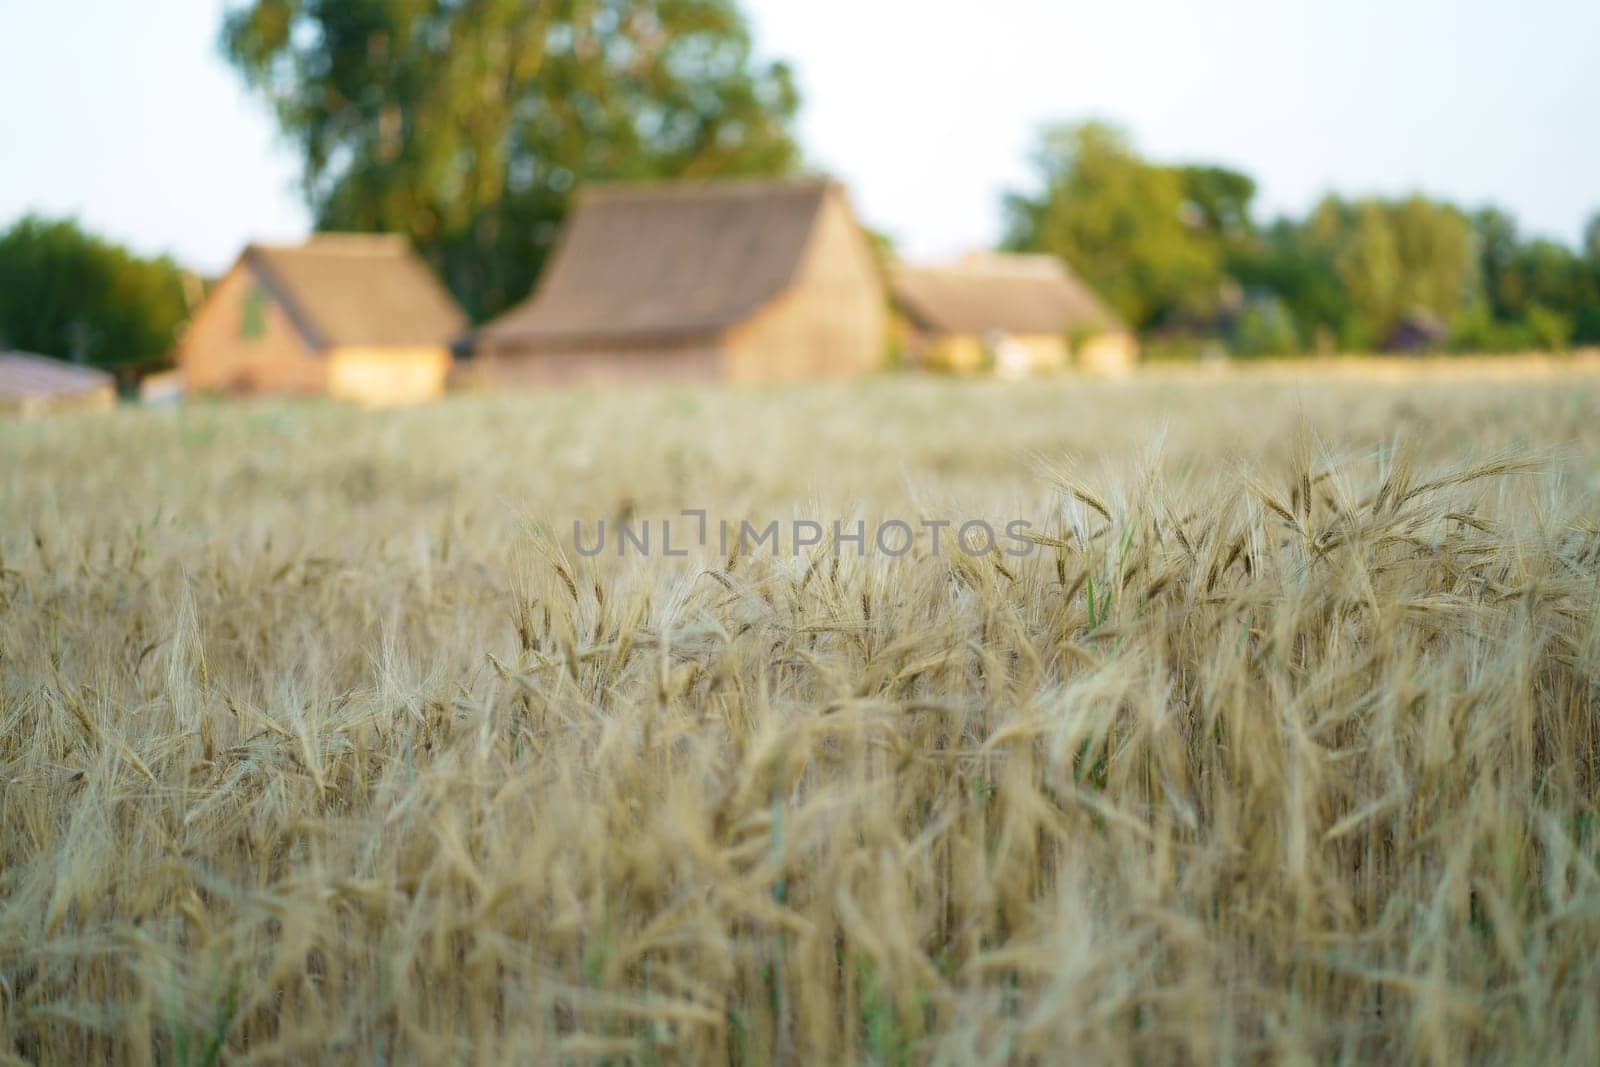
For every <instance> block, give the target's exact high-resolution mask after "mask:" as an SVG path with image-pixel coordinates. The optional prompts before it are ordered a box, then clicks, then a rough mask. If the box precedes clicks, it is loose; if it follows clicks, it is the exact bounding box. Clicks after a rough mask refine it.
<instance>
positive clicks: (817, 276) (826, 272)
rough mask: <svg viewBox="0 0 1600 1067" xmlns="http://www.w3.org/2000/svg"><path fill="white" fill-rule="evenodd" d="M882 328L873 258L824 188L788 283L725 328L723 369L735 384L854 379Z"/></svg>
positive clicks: (879, 344)
mask: <svg viewBox="0 0 1600 1067" xmlns="http://www.w3.org/2000/svg"><path fill="white" fill-rule="evenodd" d="M888 329H889V322H888V308H887V303H886V298H885V294H884V289H883V281H882V278H881V277H880V275H879V273H878V265H877V261H876V260H875V258H874V257H873V254H872V249H871V247H870V246H869V245H868V243H867V238H866V235H865V234H863V233H862V232H861V229H860V227H859V226H857V225H856V222H855V220H854V218H853V217H852V216H851V214H850V210H849V207H848V205H847V204H846V203H845V200H844V197H843V195H842V194H841V193H840V192H839V191H838V190H837V189H830V190H829V192H828V195H827V199H826V200H825V201H824V203H823V207H822V210H821V211H820V212H819V213H818V217H817V224H816V229H815V230H814V231H813V232H812V235H811V240H810V244H809V246H808V248H807V250H806V254H805V258H804V259H803V260H802V262H801V264H800V266H799V267H798V269H797V270H796V272H795V279H794V284H793V285H791V286H790V287H789V288H788V289H787V290H785V291H784V292H783V293H781V294H780V295H779V296H778V297H777V298H776V299H774V300H773V301H772V302H771V303H769V304H768V305H767V306H766V307H764V308H762V309H761V310H760V311H758V312H757V313H756V314H755V315H754V316H752V317H751V319H750V320H749V321H747V322H744V323H741V324H740V325H738V326H735V327H734V328H733V329H732V330H730V331H729V334H728V344H727V354H726V360H725V367H724V370H725V373H726V375H727V376H728V377H729V378H731V379H733V380H735V381H790V380H795V379H802V378H827V377H842V376H848V375H853V374H862V373H865V372H867V371H871V370H874V369H876V368H878V367H879V366H881V365H882V364H883V362H884V357H885V355H886V354H887V350H888V344H889V334H888Z"/></svg>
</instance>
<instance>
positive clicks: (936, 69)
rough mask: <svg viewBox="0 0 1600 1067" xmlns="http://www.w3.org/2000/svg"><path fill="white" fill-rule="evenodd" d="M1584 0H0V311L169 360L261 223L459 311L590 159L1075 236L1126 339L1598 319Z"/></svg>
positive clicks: (1482, 347) (1024, 234) (259, 237)
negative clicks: (368, 252) (814, 187)
mask: <svg viewBox="0 0 1600 1067" xmlns="http://www.w3.org/2000/svg"><path fill="white" fill-rule="evenodd" d="M1597 50H1600V6H1597V5H1595V4H1593V3H1588V2H1583V0H1541V2H1536V3H1530V4H1525V5H1519V6H1516V7H1512V6H1510V5H1505V4H1495V3H1485V2H1478V0H1470V2H1460V0H1457V2H1453V3H1443V2H1432V0H1427V2H1418V3H1406V4H1395V3H1392V2H1391V3H1376V2H1369V0H1352V2H1347V3H1342V4H1338V5H1328V4H1313V3H1309V2H1296V3H1272V2H1265V0H1221V2H1215V3H1211V4H1204V5H1197V4H1187V3H1157V2H1139V3H1128V4H1120V5H1110V4H1088V3H1076V2H1074V3H1060V2H1044V0H1036V2H1035V0H996V2H992V3H987V4H984V5H982V6H981V8H980V7H978V6H976V5H972V4H964V3H947V2H930V0H923V2H910V0H876V2H871V3H861V2H845V0H812V2H808V3H803V4H802V3H794V2H792V0H789V2H784V0H737V2H736V0H645V2H638V3H622V2H615V0H563V2H529V0H343V2H335V0H252V2H231V3H217V2H214V0H165V2H163V3H162V4H159V5H130V4H126V3H114V2H110V0H83V2H77V3H61V4H51V5H44V4H29V3H23V2H21V0H0V79H3V81H4V83H5V88H6V92H5V93H4V94H3V95H0V144H5V145H7V146H9V147H10V149H11V151H10V152H8V159H7V163H6V165H5V166H4V167H0V350H5V349H18V350H24V351H29V352H36V353H43V354H47V355H51V356H55V357H57V358H60V359H63V360H66V361H69V362H74V363H80V364H90V365H98V366H101V367H104V368H107V369H109V370H111V371H113V372H114V373H116V374H117V376H118V379H119V381H120V382H121V384H122V385H123V386H124V388H128V387H131V385H132V384H133V383H134V382H136V381H137V380H138V379H140V378H141V377H143V376H145V375H147V374H149V373H152V372H154V371H158V370H160V369H161V368H163V367H165V366H167V365H169V364H170V362H171V360H172V356H173V352H174V349H175V347H176V346H177V344H178V341H179V339H180V338H181V336H182V334H183V331H184V329H185V325H186V323H187V322H188V320H189V319H190V317H191V316H192V315H193V314H194V313H195V311H196V309H197V308H199V307H201V306H202V305H203V303H204V301H205V299H206V297H207V294H208V292H209V291H210V288H211V287H212V286H214V285H215V283H216V282H217V281H218V280H219V279H220V278H221V277H222V276H223V275H224V274H225V272H226V271H227V270H228V269H229V266H230V264H231V263H233V262H234V261H235V257H236V256H238V255H239V253H240V250H241V249H242V248H244V247H245V246H246V245H247V243H249V242H251V241H263V240H264V241H269V242H274V241H275V242H294V241H299V240H302V239H303V238H305V237H306V235H307V234H308V233H310V232H311V231H313V230H341V231H382V232H389V233H394V234H400V235H403V236H404V237H405V238H406V239H407V240H408V241H409V242H410V244H411V246H412V247H413V248H414V249H415V251H416V252H417V253H419V254H420V256H421V257H422V259H423V260H424V261H425V262H426V264H427V265H428V267H429V268H431V270H432V272H433V273H434V275H435V276H436V277H437V278H438V279H439V280H441V281H442V282H443V284H444V286H445V287H446V288H447V289H448V290H449V292H450V294H451V295H453V297H454V299H455V300H456V301H457V302H458V303H459V304H460V306H461V308H462V309H463V310H464V312H465V315H466V317H467V318H468V320H470V322H472V323H483V322H486V321H489V320H491V319H493V318H494V317H495V316H496V315H498V314H500V313H502V312H504V311H506V310H507V309H509V308H512V307H514V306H516V305H517V304H518V302H519V301H521V300H523V299H524V298H525V297H526V296H527V295H528V294H529V292H530V291H532V290H533V288H534V286H535V283H536V281H537V280H538V278H539V277H540V273H541V270H542V268H543V267H544V266H545V264H546V262H547V259H548V256H549V253H550V250H551V248H552V245H553V244H554V242H555V240H556V238H557V236H558V234H559V233H560V228H561V225H562V223H563V220H564V219H565V218H566V216H567V213H568V210H569V207H570V204H571V203H572V198H573V196H574V194H575V192H576V190H578V189H580V188H582V187H583V186H584V185H585V184H586V183H589V182H594V181H600V180H618V179H660V180H683V179H719V178H732V177H754V176H774V175H789V174H798V173H818V174H827V175H830V176H832V177H833V178H835V179H837V180H838V181H840V182H841V183H842V184H843V186H844V187H845V188H847V189H848V191H849V194H850V197H851V200H852V203H853V207H854V210H855V213H856V216H857V217H858V218H859V219H860V220H861V224H862V225H863V226H864V227H865V228H866V229H867V230H868V232H870V233H871V234H872V236H873V237H874V240H875V246H876V247H877V248H878V250H879V252H880V254H881V255H882V256H883V257H884V259H885V261H886V262H888V261H898V260H900V259H905V260H908V261H909V260H917V261H935V260H946V259H950V258H952V257H955V256H957V255H958V254H961V253H966V252H970V251H972V250H974V249H984V250H995V249H1003V250H1008V251H1015V252H1028V253H1042V254H1046V255H1049V256H1053V257H1056V258H1057V259H1059V260H1060V261H1061V262H1062V263H1063V264H1064V265H1065V267H1066V268H1067V269H1069V270H1070V271H1071V272H1073V273H1074V275H1075V276H1076V277H1078V278H1081V279H1082V280H1083V282H1084V283H1086V284H1087V285H1088V286H1089V287H1090V288H1091V289H1092V290H1093V291H1094V293H1096V294H1097V295H1098V298H1099V299H1100V300H1101V301H1103V302H1104V304H1105V305H1106V306H1108V307H1109V308H1110V309H1111V310H1112V311H1113V312H1114V313H1115V315H1116V316H1117V317H1118V318H1119V319H1120V320H1121V322H1123V323H1125V324H1126V325H1127V327H1128V328H1129V329H1130V330H1131V331H1133V332H1134V333H1136V334H1137V335H1138V337H1139V339H1140V341H1141V343H1142V347H1143V352H1144V355H1145V357H1146V358H1162V357H1167V358H1191V357H1196V356H1205V355H1210V356H1220V355H1229V356H1235V357H1249V356H1257V355H1272V356H1293V355H1303V354H1314V353H1332V352H1367V351H1379V350H1399V351H1416V350H1442V351H1458V352H1521V351H1532V350H1543V351H1560V350H1564V349H1568V348H1571V347H1576V346H1583V345H1591V344H1595V343H1597V342H1600V215H1597V214H1596V212H1597V210H1600V185H1597V182H1596V180H1595V175H1596V174H1597V173H1600V129H1597V122H1596V119H1595V117H1594V114H1595V112H1594V108H1595V104H1596V103H1597V102H1600V64H1596V63H1594V62H1593V57H1594V56H1595V55H1596V54H1597Z"/></svg>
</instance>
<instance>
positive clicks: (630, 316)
mask: <svg viewBox="0 0 1600 1067" xmlns="http://www.w3.org/2000/svg"><path fill="white" fill-rule="evenodd" d="M887 325H888V310H887V303H886V300H885V295H884V289H883V284H882V280H881V277H880V274H879V270H878V265H877V261H876V259H875V257H874V255H873V251H872V248H871V245H870V244H869V242H868V240H867V237H866V235H865V234H864V233H863V232H862V230H861V228H860V226H859V225H857V223H856V220H855V217H854V215H853V214H852V213H851V211H850V205H849V202H848V201H847V199H846V197H845V194H844V191H843V189H841V188H840V187H839V186H838V185H835V184H833V183H832V182H828V181H824V180H820V179H796V180H775V181H719V182H699V183H679V184H618V185H599V186H590V187H588V188H586V189H584V190H583V191H582V192H580V193H579V195H578V196H577V199H576V202H575V204H574V206H573V209H572V211H571V213H570V215H569V216H568V218H567V221H566V224H565V226H564V228H563V231H562V234H561V237H560V239H559V241H558V243H557V245H556V248H555V250H554V252H553V253H552V255H551V259H550V262H549V264H548V265H547V267H546V268H545V272H544V275H543V277H542V278H541V279H540V281H539V285H538V287H537V289H536V290H535V291H534V293H533V295H532V296H531V297H530V298H529V299H528V300H526V301H525V302H524V303H522V304H521V305H519V306H517V307H515V308H513V309H511V310H510V311H508V312H507V313H506V314H504V315H503V316H501V317H500V318H498V319H496V320H495V321H494V322H491V323H490V324H489V325H488V326H486V327H484V328H483V329H482V330H480V331H479V332H478V334H477V336H476V345H475V347H476V355H475V363H476V366H475V368H474V377H476V378H477V379H478V380H479V381H481V382H483V383H486V384H502V383H506V384H511V383H555V382H572V381H617V380H629V379H707V378H725V379H730V380H735V381H771V380H788V379H799V378H813V377H833V376H843V375H852V374H859V373H862V372H864V371H868V370H871V369H873V368H874V367H876V366H878V365H879V364H880V363H881V362H882V359H883V356H884V351H885V346H886V342H887V336H888V334H887Z"/></svg>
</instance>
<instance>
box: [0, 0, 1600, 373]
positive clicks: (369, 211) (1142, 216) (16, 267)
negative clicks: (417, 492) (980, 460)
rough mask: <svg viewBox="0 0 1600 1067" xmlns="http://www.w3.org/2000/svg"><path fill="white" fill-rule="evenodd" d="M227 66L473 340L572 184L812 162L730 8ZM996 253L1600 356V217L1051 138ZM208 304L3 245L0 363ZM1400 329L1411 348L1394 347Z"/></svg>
mask: <svg viewBox="0 0 1600 1067" xmlns="http://www.w3.org/2000/svg"><path fill="white" fill-rule="evenodd" d="M221 47H222V49H223V52H224V54H225V55H226V56H227V58H228V60H229V61H230V62H231V63H232V64H233V66H234V67H235V68H236V69H237V70H238V71H239V73H240V74H241V76H242V77H243V78H244V80H245V82H246V83H247V84H248V85H249V86H250V87H251V88H252V89H253V90H254V91H255V92H256V93H257V95H258V96H259V97H260V98H261V99H263V100H264V101H266V102H267V103H268V104H269V105H270V106H271V107H272V109H273V111H274V113H275V115H276V117H277V120H278V123H279V126H280V128H281V129H282V131H283V133H284V134H285V135H286V137H287V138H288V139H289V141H290V143H291V144H293V145H294V146H295V148H296V150H297V152H298V154H299V156H300V159H301V163H302V190H303V193H304V196H305V199H306V202H307V203H308V205H309V206H310V208H311V211H312V215H313V219H314V222H315V225H316V226H317V228H318V229H329V230H383V231H392V232H397V233H404V234H406V235H408V236H409V237H410V239H411V241H412V242H413V244H414V245H415V246H416V248H417V249H418V251H419V252H420V253H421V254H422V255H423V256H424V257H425V258H427V259H428V260H429V261H430V263H431V264H432V266H433V267H434V269H435V270H436V271H437V272H438V274H439V275H440V277H441V278H442V279H443V280H444V281H445V283H446V285H448V286H449V288H450V289H451V291H452V292H454V293H455V295H456V297H457V298H458V299H459V300H460V301H461V303H462V305H463V307H465V308H466V309H467V311H468V312H469V314H470V315H471V316H472V317H473V319H474V320H475V321H480V322H481V321H483V320H485V319H487V318H489V317H491V316H493V315H495V314H496V313H498V312H500V311H503V310H504V309H506V308H507V307H509V306H511V305H512V304H514V303H515V302H516V301H518V300H520V299H521V298H523V297H524V296H525V295H526V294H527V293H528V292H529V291H530V290H531V288H532V286H533V283H534V279H535V278H536V277H537V275H538V272H539V269H540V267H541V266H542V265H543V263H544V260H545V258H546V256H547V255H548V253H549V251H550V248H551V245H552V244H553V242H554V239H555V236H556V233H557V230H558V228H559V225H560V222H561V219H562V218H563V216H564V215H565V213H566V210H567V206H568V203H569V201H570V198H571V196H572V193H573V191H574V190H575V189H576V188H577V187H578V186H579V185H581V184H582V183H584V182H586V181H595V180H608V179H642V178H656V179H678V178H708V177H730V176H747V175H748V176H755V175H778V174H785V173H791V172H793V171H796V170H798V169H800V168H801V167H802V164H803V157H802V153H801V151H800V148H799V146H798V145H797V143H796V141H795V137H794V119H795V116H796V114H797V112H798V109H799V104H800V101H799V93H798V91H797V89H796V87H795V84H794V78H793V76H792V73H791V71H790V70H789V68H788V67H787V66H785V65H784V64H782V63H769V62H763V61H758V59H757V58H756V57H755V55H754V52H753V48H752V43H751V38H750V33H749V30H748V27H747V25H746V23H745V21H744V18H743V16H742V14H741V12H740V10H739V8H738V7H737V5H736V3H735V2H734V0H552V2H549V3H539V4H529V3H526V2H525V0H363V2H362V3H359V4H355V3H331V2H329V0H248V2H245V3H243V4H241V5H238V6H234V7H232V8H231V9H230V10H229V12H228V14H227V16H226V19H225V23H224V28H223V32H222V40H221ZM1035 164H1036V169H1037V183H1036V187H1035V188H1034V189H1033V190H1030V191H1023V192H1016V193H1013V194H1011V195H1009V196H1008V197H1007V199H1006V204H1005V208H1006V219H1007V225H1006V234H1005V239H1004V245H1005V247H1007V248H1010V249H1015V250H1027V251H1037V252H1048V253H1051V254H1054V255H1057V256H1060V257H1061V258H1062V259H1063V260H1064V261H1065V262H1066V263H1067V264H1068V265H1069V266H1070V267H1072V268H1073V269H1074V270H1075V271H1077V272H1078V273H1079V274H1080V275H1081V276H1082V277H1083V278H1084V279H1085V280H1087V281H1088V282H1089V283H1090V284H1091V285H1092V286H1093V287H1094V288H1096V289H1097V290H1098V291H1099V292H1101V293H1102V294H1103V295H1104V297H1105V298H1106V300H1107V301H1108V303H1110V305H1111V306H1112V307H1113V308H1115V309H1116V310H1117V311H1118V312H1119V313H1120V314H1121V316H1122V317H1123V318H1124V319H1125V320H1126V321H1127V322H1128V323H1130V324H1131V325H1132V326H1133V327H1134V328H1135V329H1137V330H1138V331H1139V332H1140V333H1141V334H1143V335H1144V336H1145V338H1146V342H1147V347H1148V348H1149V349H1150V350H1153V351H1156V352H1161V351H1170V352H1173V353H1178V354H1182V353H1193V352H1199V351H1203V350H1205V349H1207V348H1212V347H1217V346H1221V347H1223V348H1225V349H1227V350H1228V351H1231V352H1233V353H1235V354H1239V355H1257V354H1291V353H1297V352H1311V351H1333V350H1343V351H1367V350H1373V349H1377V348H1383V347H1386V346H1389V345H1391V344H1393V343H1395V342H1396V340H1397V339H1400V340H1406V341H1407V342H1408V343H1410V342H1415V341H1416V340H1418V339H1420V340H1421V341H1422V342H1423V343H1425V344H1428V345H1438V346H1448V347H1452V348H1457V349H1462V350H1474V351H1496V350H1498V351H1507V350H1522V349H1533V348H1539V349H1560V348H1563V347H1566V346H1568V345H1575V344H1591V343H1600V216H1597V218H1596V220H1595V221H1593V222H1591V223H1590V225H1589V227H1588V230H1587V234H1586V240H1585V242H1584V245H1583V247H1582V248H1581V249H1578V250H1573V249H1570V248H1568V247H1566V246H1564V245H1561V244H1558V243H1555V242H1552V241H1548V240H1543V239H1537V238H1527V237H1524V236H1523V235H1521V234H1520V233H1519V232H1518V230H1517V227H1516V223H1515V221H1514V220H1513V219H1512V218H1511V217H1510V216H1508V215H1506V214H1505V213H1504V212H1501V211H1497V210H1495V209H1492V208H1486V209H1483V210H1478V211H1467V210H1464V209H1462V208H1459V207H1456V206H1453V205H1450V204H1447V203H1443V202H1440V201H1436V200H1431V199H1428V198H1426V197H1423V196H1420V195H1417V196H1411V197H1406V198H1402V199H1397V200H1388V199H1374V198H1365V199H1356V200H1350V199H1344V198H1341V197H1338V196H1329V197H1327V198H1326V199H1324V200H1323V201H1322V203H1320V204H1318V205H1317V206H1316V207H1315V209H1314V210H1312V211H1311V212H1310V213H1309V214H1308V215H1307V216H1306V217H1305V218H1303V219H1292V218H1281V219H1276V220H1273V221H1270V222H1261V221H1259V220H1257V219H1256V217H1255V215H1254V212H1253V201H1254V198H1255V195H1256V184H1255V182H1254V181H1253V180H1252V179H1251V178H1250V177H1249V176H1248V175H1245V174H1242V173H1239V172H1238V171H1236V170H1232V169H1229V168H1226V167H1220V166H1212V165H1169V164H1163V163H1158V162H1153V161H1150V160H1147V159H1145V158H1143V157H1142V156H1140V155H1139V153H1138V152H1137V151H1136V150H1135V149H1134V147H1133V145H1132V143H1131V142H1130V141H1129V139H1128V138H1127V136H1126V135H1125V134H1123V133H1122V132H1120V131H1118V130H1117V129H1115V128H1114V127H1111V126H1108V125H1105V124H1102V123H1084V124H1079V125H1068V126H1059V127H1054V128H1052V129H1050V130H1048V131H1046V132H1045V133H1044V134H1043V136H1042V137H1041V139H1040V142H1039V146H1038V150H1037V152H1036V154H1035ZM194 296H195V287H194V286H193V285H192V284H189V285H186V280H185V276H184V274H183V272H182V271H180V269H179V268H178V266H177V265H176V264H175V263H173V262H172V261H171V260H170V259H165V258H158V259H146V258H141V257H138V256H135V255H132V254H131V253H129V252H127V251H126V250H125V249H122V248H119V247H117V246H115V245H113V244H111V243H109V242H106V241H104V240H102V239H100V238H98V237H96V236H95V235H93V234H89V233H86V232H84V231H83V230H82V229H81V228H79V227H78V226H77V225H76V224H75V223H73V222H71V221H70V220H50V219H42V218H37V217H27V218H24V219H22V220H20V221H18V222H17V223H15V224H14V225H13V226H12V227H11V228H10V229H9V230H8V231H6V232H4V233H3V234H0V347H13V348H25V349H31V350H35V351H39V352H42V353H46V354H51V355H57V356H63V357H67V358H75V359H78V360H80V361H83V362H88V363H94V364H99V365H105V366H111V367H113V368H117V369H120V370H121V371H122V372H123V373H124V377H125V378H126V377H129V376H132V375H136V374H137V373H139V372H140V371H141V370H143V369H146V368H148V367H151V366H153V365H156V364H159V363H160V362H161V361H162V360H164V359H166V358H167V356H168V354H169V353H170V351H171V349H172V346H173V344H174V341H175V339H176V331H177V330H178V328H179V327H180V325H181V323H182V322H183V321H184V319H185V318H186V317H187V314H188V311H189V310H190V308H191V306H192V304H193V300H194ZM1408 331H1409V332H1408Z"/></svg>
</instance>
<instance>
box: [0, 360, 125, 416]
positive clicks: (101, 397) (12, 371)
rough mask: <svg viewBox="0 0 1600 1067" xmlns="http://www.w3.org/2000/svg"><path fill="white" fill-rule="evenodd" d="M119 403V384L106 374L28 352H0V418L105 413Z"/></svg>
mask: <svg viewBox="0 0 1600 1067" xmlns="http://www.w3.org/2000/svg"><path fill="white" fill-rule="evenodd" d="M116 403H117V381H116V379H115V378H114V377H112V376H111V375H110V374H108V373H106V372H105V371H102V370H96V369H95V368H93V367H84V366H80V365H78V364H76V363H65V362H62V361H61V360H59V359H47V358H45V357H44V356H35V355H32V354H29V353H26V352H0V415H21V416H28V415H42V414H45V413H46V412H52V411H106V410H109V409H111V408H113V407H115V406H116Z"/></svg>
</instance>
